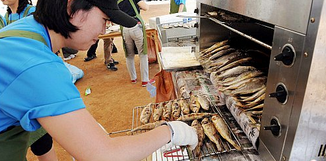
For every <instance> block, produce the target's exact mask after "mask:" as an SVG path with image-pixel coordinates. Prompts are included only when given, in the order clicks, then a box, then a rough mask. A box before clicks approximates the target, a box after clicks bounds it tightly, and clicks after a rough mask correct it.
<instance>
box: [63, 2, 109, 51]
mask: <svg viewBox="0 0 326 161" xmlns="http://www.w3.org/2000/svg"><path fill="white" fill-rule="evenodd" d="M107 20H108V17H107V16H106V15H105V14H104V13H103V12H102V11H101V10H100V9H99V8H98V7H93V8H92V9H90V10H89V11H82V10H79V11H78V12H76V13H75V14H74V15H73V17H72V18H71V19H70V22H71V23H72V24H73V25H75V26H77V27H78V28H79V30H77V31H76V32H73V33H71V34H70V36H71V38H68V39H67V42H66V46H67V47H71V48H73V49H78V50H88V48H89V47H90V46H91V45H93V44H94V43H95V42H96V41H97V40H98V36H99V35H100V34H104V33H105V26H106V22H107Z"/></svg>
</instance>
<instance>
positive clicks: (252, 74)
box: [222, 70, 263, 86]
mask: <svg viewBox="0 0 326 161" xmlns="http://www.w3.org/2000/svg"><path fill="white" fill-rule="evenodd" d="M262 74H263V72H261V71H258V70H254V71H247V72H244V73H242V74H240V75H238V76H237V77H236V78H235V79H233V80H232V81H229V82H226V81H223V82H222V84H223V86H230V85H233V84H236V83H238V82H240V81H243V80H245V79H250V78H254V77H257V76H260V75H262Z"/></svg>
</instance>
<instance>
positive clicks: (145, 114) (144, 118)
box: [140, 103, 152, 124]
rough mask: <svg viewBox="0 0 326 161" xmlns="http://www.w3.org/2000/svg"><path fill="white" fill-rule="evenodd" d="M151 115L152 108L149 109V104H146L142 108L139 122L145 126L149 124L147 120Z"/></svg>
mask: <svg viewBox="0 0 326 161" xmlns="http://www.w3.org/2000/svg"><path fill="white" fill-rule="evenodd" d="M151 114H152V108H151V103H150V104H148V105H147V106H145V107H144V108H143V110H142V111H141V114H140V122H141V123H143V124H147V123H148V122H149V118H150V117H151Z"/></svg>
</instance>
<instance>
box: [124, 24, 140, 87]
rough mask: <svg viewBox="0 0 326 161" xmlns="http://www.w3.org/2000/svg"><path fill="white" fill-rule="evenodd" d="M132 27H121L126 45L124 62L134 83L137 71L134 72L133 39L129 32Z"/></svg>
mask: <svg viewBox="0 0 326 161" xmlns="http://www.w3.org/2000/svg"><path fill="white" fill-rule="evenodd" d="M132 31H133V30H132V28H124V29H123V40H124V43H125V46H126V50H127V51H126V52H127V53H126V64H127V69H128V72H129V75H130V78H131V81H132V83H136V79H137V73H136V68H135V61H134V57H135V52H134V48H135V46H134V41H133V39H132V38H131V35H130V34H131V33H132Z"/></svg>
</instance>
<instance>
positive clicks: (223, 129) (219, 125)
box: [212, 115, 241, 151]
mask: <svg viewBox="0 0 326 161" xmlns="http://www.w3.org/2000/svg"><path fill="white" fill-rule="evenodd" d="M212 122H213V125H214V127H215V128H216V129H217V131H218V132H219V134H220V135H221V136H222V138H224V139H225V140H227V141H228V142H229V143H230V144H231V145H232V146H233V147H234V148H235V149H237V150H239V151H240V150H241V147H240V146H239V145H238V144H237V143H235V142H234V141H233V139H232V137H231V134H230V131H229V128H228V127H227V125H226V123H225V122H224V120H223V119H222V117H221V116H218V115H214V116H212Z"/></svg>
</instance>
